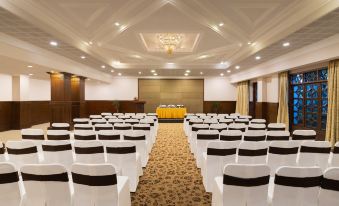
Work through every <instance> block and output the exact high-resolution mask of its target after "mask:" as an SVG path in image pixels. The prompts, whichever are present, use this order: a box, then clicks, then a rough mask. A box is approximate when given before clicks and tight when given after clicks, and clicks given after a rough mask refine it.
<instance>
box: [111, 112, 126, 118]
mask: <svg viewBox="0 0 339 206" xmlns="http://www.w3.org/2000/svg"><path fill="white" fill-rule="evenodd" d="M121 115H124V113H121V112H115V113H113V116H117V117H118V116H121Z"/></svg>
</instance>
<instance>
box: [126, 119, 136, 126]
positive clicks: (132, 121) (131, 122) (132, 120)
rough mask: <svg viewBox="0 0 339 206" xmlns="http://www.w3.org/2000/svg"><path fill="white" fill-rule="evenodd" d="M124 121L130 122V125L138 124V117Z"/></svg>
mask: <svg viewBox="0 0 339 206" xmlns="http://www.w3.org/2000/svg"><path fill="white" fill-rule="evenodd" d="M125 123H126V124H131V125H134V124H139V120H138V119H126V120H125Z"/></svg>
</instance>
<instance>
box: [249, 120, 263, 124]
mask: <svg viewBox="0 0 339 206" xmlns="http://www.w3.org/2000/svg"><path fill="white" fill-rule="evenodd" d="M250 123H251V124H266V120H265V119H252V120H251V121H250Z"/></svg>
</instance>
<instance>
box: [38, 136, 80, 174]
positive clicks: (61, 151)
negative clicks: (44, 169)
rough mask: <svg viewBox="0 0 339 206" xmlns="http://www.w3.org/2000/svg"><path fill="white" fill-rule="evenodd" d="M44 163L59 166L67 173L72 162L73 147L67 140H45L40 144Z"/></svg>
mask: <svg viewBox="0 0 339 206" xmlns="http://www.w3.org/2000/svg"><path fill="white" fill-rule="evenodd" d="M42 152H43V155H44V161H43V162H44V163H47V164H61V165H63V166H64V167H66V169H67V170H68V171H70V170H71V166H72V164H73V162H74V157H73V147H72V144H71V142H70V141H68V140H46V141H44V142H43V143H42Z"/></svg>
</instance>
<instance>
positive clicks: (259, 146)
mask: <svg viewBox="0 0 339 206" xmlns="http://www.w3.org/2000/svg"><path fill="white" fill-rule="evenodd" d="M268 146H269V142H266V141H260V142H249V141H244V142H241V143H240V145H239V150H238V159H237V162H238V163H239V164H266V157H267V150H268Z"/></svg>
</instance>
